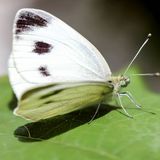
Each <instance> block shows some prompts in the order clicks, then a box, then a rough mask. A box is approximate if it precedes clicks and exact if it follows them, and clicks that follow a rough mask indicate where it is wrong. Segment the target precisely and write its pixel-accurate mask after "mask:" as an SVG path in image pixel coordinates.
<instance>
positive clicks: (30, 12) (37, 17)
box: [13, 8, 53, 35]
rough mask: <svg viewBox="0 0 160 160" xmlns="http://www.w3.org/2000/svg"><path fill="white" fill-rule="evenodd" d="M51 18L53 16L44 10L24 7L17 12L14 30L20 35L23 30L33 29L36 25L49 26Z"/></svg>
mask: <svg viewBox="0 0 160 160" xmlns="http://www.w3.org/2000/svg"><path fill="white" fill-rule="evenodd" d="M51 18H53V17H52V16H51V15H50V14H49V13H47V12H45V11H43V10H40V9H33V8H22V9H20V10H19V11H18V12H17V14H16V17H15V22H14V24H15V26H14V27H15V30H14V31H13V32H14V33H15V34H16V35H18V34H20V33H22V32H26V31H33V30H34V28H35V27H38V28H41V27H47V25H48V23H50V21H51Z"/></svg>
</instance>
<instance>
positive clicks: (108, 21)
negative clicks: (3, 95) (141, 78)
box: [0, 0, 160, 91]
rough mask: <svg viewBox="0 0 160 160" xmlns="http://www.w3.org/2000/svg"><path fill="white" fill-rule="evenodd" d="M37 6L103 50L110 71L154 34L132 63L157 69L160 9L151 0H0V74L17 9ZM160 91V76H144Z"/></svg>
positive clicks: (147, 69)
mask: <svg viewBox="0 0 160 160" xmlns="http://www.w3.org/2000/svg"><path fill="white" fill-rule="evenodd" d="M27 7H29V8H39V9H43V10H46V11H48V12H50V13H52V14H54V15H55V16H57V17H59V18H60V19H62V20H63V21H65V22H66V23H68V24H69V25H70V26H72V27H73V28H75V29H76V30H77V31H79V32H80V33H81V34H82V35H83V36H85V37H86V38H87V39H88V40H89V41H91V42H92V43H93V44H94V45H95V46H96V47H97V48H98V49H99V50H100V52H101V53H102V55H103V56H104V57H105V59H106V61H107V62H108V64H109V66H110V68H111V70H112V72H113V73H114V72H117V71H118V70H120V69H122V68H124V67H125V66H126V65H127V64H128V63H129V61H130V60H131V59H132V57H133V56H134V55H135V53H136V51H137V50H138V48H139V47H140V45H141V44H142V43H143V41H144V39H145V37H146V35H147V34H148V33H149V32H151V33H152V34H153V36H152V38H151V40H150V42H149V44H148V45H147V46H146V47H145V48H144V49H143V51H142V53H141V55H140V56H139V57H138V58H137V60H136V62H135V64H138V65H140V67H141V69H142V72H144V73H145V72H157V71H160V62H159V60H160V45H159V40H160V31H159V26H160V10H159V8H158V7H159V5H158V1H152V0H134V1H133V0H132V1H127V0H123V1H122V0H119V1H117V0H26V1H25V0H21V1H19V0H12V1H10V0H0V15H1V25H0V75H2V74H5V73H7V59H8V56H9V54H10V52H11V48H12V45H11V43H12V23H13V19H14V16H15V14H16V12H17V10H18V9H20V8H27ZM146 80H147V82H148V84H149V85H150V87H151V88H152V89H154V90H155V91H160V80H159V78H153V77H152V78H146Z"/></svg>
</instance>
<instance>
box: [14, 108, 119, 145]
mask: <svg viewBox="0 0 160 160" xmlns="http://www.w3.org/2000/svg"><path fill="white" fill-rule="evenodd" d="M96 109H97V106H93V107H88V108H85V109H82V110H79V111H75V112H71V113H68V114H65V115H62V116H57V117H54V118H50V119H46V120H41V121H38V122H33V123H27V124H25V125H24V126H20V127H18V128H17V129H16V130H15V132H14V135H15V136H16V137H17V138H18V139H19V141H22V142H34V141H42V140H46V139H49V138H52V137H55V136H58V135H60V134H63V133H65V132H67V131H69V130H71V129H74V128H76V127H78V126H81V125H83V124H86V123H88V122H89V121H90V120H91V119H92V117H93V115H94V114H95V111H96ZM115 109H116V107H113V106H106V105H105V106H104V105H101V107H100V109H99V111H98V114H97V115H96V117H95V119H97V118H100V117H102V116H104V115H106V114H108V113H109V112H111V111H112V110H115ZM95 119H94V120H95ZM91 123H92V122H91Z"/></svg>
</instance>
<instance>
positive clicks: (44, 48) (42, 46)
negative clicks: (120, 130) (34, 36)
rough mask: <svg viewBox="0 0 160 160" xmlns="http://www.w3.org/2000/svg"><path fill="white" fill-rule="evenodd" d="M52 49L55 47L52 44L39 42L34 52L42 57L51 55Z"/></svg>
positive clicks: (36, 43)
mask: <svg viewBox="0 0 160 160" xmlns="http://www.w3.org/2000/svg"><path fill="white" fill-rule="evenodd" d="M52 48H53V46H52V45H51V44H48V43H45V42H40V41H38V42H35V46H34V49H33V52H34V53H38V54H39V55H41V54H45V53H49V52H50V51H51V50H52Z"/></svg>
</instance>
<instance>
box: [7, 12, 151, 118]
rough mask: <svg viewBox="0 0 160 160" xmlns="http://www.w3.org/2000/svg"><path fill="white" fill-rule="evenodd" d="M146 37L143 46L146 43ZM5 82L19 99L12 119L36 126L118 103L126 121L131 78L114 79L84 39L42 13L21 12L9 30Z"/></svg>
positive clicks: (97, 54)
mask: <svg viewBox="0 0 160 160" xmlns="http://www.w3.org/2000/svg"><path fill="white" fill-rule="evenodd" d="M148 39H149V37H148V38H147V40H146V41H148ZM8 64H9V67H8V68H9V69H8V70H9V79H10V83H11V85H12V88H13V90H14V93H15V95H16V97H17V99H18V106H17V107H16V108H15V110H14V114H15V115H17V116H21V117H23V118H25V119H27V120H32V121H39V120H41V119H47V118H50V117H55V116H58V115H63V114H66V113H69V112H72V111H75V110H79V109H82V108H85V107H89V106H92V105H96V104H97V105H98V106H100V104H103V103H106V101H108V100H109V97H116V99H117V100H118V102H119V105H120V106H121V107H122V108H123V110H124V112H125V113H126V115H128V116H130V115H129V114H128V112H127V111H126V109H125V108H124V106H123V104H122V101H121V97H122V96H127V97H128V98H129V99H130V100H131V102H133V103H134V104H135V105H136V106H137V107H138V108H140V105H138V104H137V103H136V102H135V100H134V99H133V97H132V95H131V94H130V93H129V92H123V93H121V92H120V90H121V88H123V87H127V85H128V84H129V83H130V79H129V77H127V76H126V75H120V76H117V77H113V76H112V74H111V70H110V68H109V66H108V64H107V62H106V61H105V59H104V58H103V56H102V55H101V53H100V52H99V51H98V50H97V49H96V47H94V46H93V45H92V44H91V43H90V42H89V41H88V40H87V39H85V38H84V37H83V36H82V35H80V34H79V33H78V32H77V31H75V30H74V29H72V28H71V27H70V26H68V25H67V24H66V23H64V22H63V21H61V20H60V19H58V18H57V17H55V16H53V15H51V14H50V13H47V12H45V11H42V10H38V9H21V10H19V11H18V12H17V14H16V16H15V20H14V25H13V48H12V53H11V55H10V58H9V63H8Z"/></svg>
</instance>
